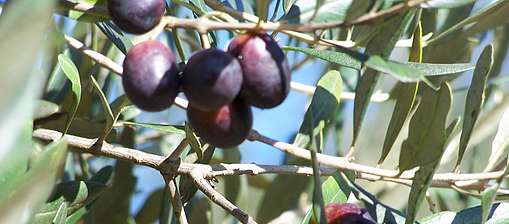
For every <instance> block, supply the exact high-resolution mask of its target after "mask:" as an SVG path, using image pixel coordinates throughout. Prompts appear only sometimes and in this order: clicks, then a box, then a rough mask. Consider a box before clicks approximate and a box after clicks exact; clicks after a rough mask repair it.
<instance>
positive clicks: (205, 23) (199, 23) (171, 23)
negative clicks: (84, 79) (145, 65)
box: [59, 0, 428, 47]
mask: <svg viewBox="0 0 509 224" xmlns="http://www.w3.org/2000/svg"><path fill="white" fill-rule="evenodd" d="M426 1H428V0H412V1H408V4H403V3H400V4H396V5H394V6H393V7H391V8H389V9H385V10H382V11H379V12H375V13H368V14H365V15H363V16H361V17H359V18H357V19H355V20H353V21H334V22H324V23H305V24H287V23H274V22H266V23H258V21H260V20H259V18H258V17H257V16H254V15H251V14H247V13H244V12H239V11H236V10H234V9H231V8H228V7H225V6H223V5H222V4H221V3H219V2H217V1H215V0H206V1H205V2H206V3H207V4H208V5H209V6H210V7H211V8H213V9H214V10H218V11H222V12H226V13H228V14H229V15H231V16H233V17H235V18H237V19H241V20H246V21H249V23H237V22H217V21H211V20H210V19H207V18H198V19H184V18H177V17H172V16H167V17H165V18H164V19H163V20H162V21H164V22H166V23H167V25H166V28H167V29H170V30H171V29H173V28H177V27H178V28H192V29H196V30H197V31H199V32H200V33H205V32H207V31H211V30H217V29H229V30H252V29H261V30H274V31H279V32H282V33H285V34H287V35H289V36H292V37H295V38H297V39H300V40H302V41H305V42H306V43H308V44H319V45H323V46H328V47H335V46H340V47H354V46H355V43H353V42H351V41H337V40H326V39H323V38H317V37H315V36H312V35H308V34H305V33H302V32H314V31H317V30H324V29H331V28H337V27H349V26H352V25H360V24H365V23H370V22H374V21H376V20H379V19H383V18H385V17H389V16H392V15H395V14H397V13H399V12H402V11H404V10H409V9H411V8H413V7H417V6H419V4H421V3H423V2H426ZM59 6H60V8H66V9H72V10H76V11H81V12H84V13H90V14H94V15H100V16H103V17H108V13H107V10H106V9H104V8H103V7H100V6H94V5H91V4H88V5H87V4H86V3H79V4H78V3H73V2H70V1H68V0H61V1H60V5H59Z"/></svg>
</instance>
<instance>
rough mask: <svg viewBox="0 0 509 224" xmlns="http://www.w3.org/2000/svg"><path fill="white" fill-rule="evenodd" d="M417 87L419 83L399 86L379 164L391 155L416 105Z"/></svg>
mask: <svg viewBox="0 0 509 224" xmlns="http://www.w3.org/2000/svg"><path fill="white" fill-rule="evenodd" d="M417 88H418V84H417V83H403V84H402V85H401V88H398V90H397V93H396V94H397V95H396V105H395V107H394V111H393V112H392V115H391V120H390V121H389V127H388V128H387V133H386V134H385V139H384V144H383V147H382V154H381V155H380V159H379V160H378V164H381V163H382V162H383V161H384V160H385V158H386V157H387V155H389V152H390V151H391V148H392V146H393V145H394V142H395V141H396V138H397V137H398V135H399V133H400V131H401V128H403V125H404V123H405V121H406V120H407V118H408V117H409V116H410V114H411V111H412V108H413V106H414V102H415V96H416V95H417Z"/></svg>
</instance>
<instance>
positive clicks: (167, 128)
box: [123, 121, 186, 135]
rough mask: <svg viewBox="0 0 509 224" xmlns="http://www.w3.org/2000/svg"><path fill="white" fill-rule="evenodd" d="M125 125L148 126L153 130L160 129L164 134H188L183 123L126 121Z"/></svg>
mask: <svg viewBox="0 0 509 224" xmlns="http://www.w3.org/2000/svg"><path fill="white" fill-rule="evenodd" d="M123 124H124V125H127V126H138V127H143V128H148V129H152V130H156V131H159V132H161V133H163V134H179V135H184V134H186V132H185V128H184V126H183V125H170V124H149V123H139V122H130V121H124V122H123Z"/></svg>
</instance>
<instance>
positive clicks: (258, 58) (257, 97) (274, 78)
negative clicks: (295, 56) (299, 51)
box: [228, 33, 291, 108]
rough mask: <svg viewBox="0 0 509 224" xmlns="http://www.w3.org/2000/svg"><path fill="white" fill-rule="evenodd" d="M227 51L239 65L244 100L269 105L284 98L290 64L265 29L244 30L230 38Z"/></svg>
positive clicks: (253, 103) (287, 87)
mask: <svg viewBox="0 0 509 224" xmlns="http://www.w3.org/2000/svg"><path fill="white" fill-rule="evenodd" d="M228 52H229V53H230V54H232V55H234V56H236V57H237V58H238V60H239V62H240V65H241V67H242V72H243V83H242V89H241V91H240V92H241V96H242V98H244V100H245V101H246V102H247V103H248V104H251V105H253V106H256V107H260V108H272V107H275V106H277V105H279V104H281V103H282V102H283V101H284V99H285V98H286V96H288V91H289V89H290V79H291V77H290V68H289V65H288V62H287V60H286V56H285V54H284V53H283V51H282V50H281V48H280V47H279V46H278V44H277V43H276V41H274V40H273V39H272V38H271V37H270V36H269V35H268V34H265V33H263V34H244V35H240V36H237V37H236V38H234V39H233V40H232V41H231V42H230V44H229V46H228Z"/></svg>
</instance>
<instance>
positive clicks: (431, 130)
mask: <svg viewBox="0 0 509 224" xmlns="http://www.w3.org/2000/svg"><path fill="white" fill-rule="evenodd" d="M451 98H452V96H451V95H450V88H449V85H448V84H443V85H442V87H441V88H440V91H439V92H435V91H433V90H432V89H430V88H426V87H424V86H423V87H422V88H421V103H420V104H419V107H418V108H417V110H416V112H415V113H414V115H413V116H412V119H411V120H410V124H409V132H408V137H407V139H406V140H405V141H403V143H402V145H401V153H400V158H399V169H400V171H401V172H402V171H404V170H408V169H412V168H414V167H417V166H421V165H426V164H429V163H433V162H435V161H437V160H440V157H441V156H442V153H443V147H444V144H445V140H446V137H447V136H446V133H445V129H446V119H447V115H448V113H449V109H450V106H451Z"/></svg>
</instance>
